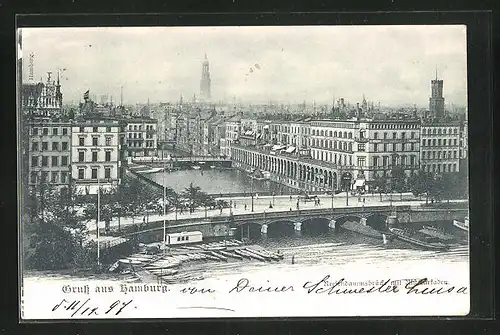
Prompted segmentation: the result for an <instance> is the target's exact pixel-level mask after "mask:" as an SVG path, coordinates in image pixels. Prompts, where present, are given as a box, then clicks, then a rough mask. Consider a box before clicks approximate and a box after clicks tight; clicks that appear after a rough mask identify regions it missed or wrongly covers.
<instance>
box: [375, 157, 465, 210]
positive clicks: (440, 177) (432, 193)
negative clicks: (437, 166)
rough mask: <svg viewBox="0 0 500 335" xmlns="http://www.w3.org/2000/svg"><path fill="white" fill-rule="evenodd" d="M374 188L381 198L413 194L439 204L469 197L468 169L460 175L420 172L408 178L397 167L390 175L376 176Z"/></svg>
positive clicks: (459, 173)
mask: <svg viewBox="0 0 500 335" xmlns="http://www.w3.org/2000/svg"><path fill="white" fill-rule="evenodd" d="M373 186H374V187H375V189H376V190H377V191H378V192H379V193H380V196H382V193H389V192H391V193H392V192H398V193H403V192H412V193H413V194H414V195H415V196H425V197H426V200H427V201H429V200H432V201H438V202H439V201H442V200H451V199H466V198H467V197H468V177H467V171H466V169H464V170H461V171H460V172H458V173H439V174H436V173H432V172H426V171H423V170H419V171H417V172H416V173H413V174H412V175H411V176H409V177H408V176H407V175H406V173H405V171H404V170H403V169H402V168H401V167H399V166H396V167H394V168H393V169H392V170H391V172H390V175H382V176H379V175H376V177H375V180H374V182H373Z"/></svg>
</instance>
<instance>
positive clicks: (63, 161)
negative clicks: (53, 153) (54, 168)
mask: <svg viewBox="0 0 500 335" xmlns="http://www.w3.org/2000/svg"><path fill="white" fill-rule="evenodd" d="M61 166H68V156H61Z"/></svg>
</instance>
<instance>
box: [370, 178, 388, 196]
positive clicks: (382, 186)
mask: <svg viewBox="0 0 500 335" xmlns="http://www.w3.org/2000/svg"><path fill="white" fill-rule="evenodd" d="M373 184H374V186H375V187H376V188H377V190H378V192H379V195H380V202H382V192H385V190H386V186H387V177H386V176H385V175H382V176H380V175H378V174H375V180H374V183H373Z"/></svg>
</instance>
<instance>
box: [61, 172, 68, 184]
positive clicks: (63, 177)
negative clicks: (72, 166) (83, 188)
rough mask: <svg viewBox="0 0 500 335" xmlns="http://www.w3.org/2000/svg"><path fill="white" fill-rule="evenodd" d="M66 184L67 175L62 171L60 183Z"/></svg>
mask: <svg viewBox="0 0 500 335" xmlns="http://www.w3.org/2000/svg"><path fill="white" fill-rule="evenodd" d="M67 182H68V173H67V172H65V171H63V172H61V183H67Z"/></svg>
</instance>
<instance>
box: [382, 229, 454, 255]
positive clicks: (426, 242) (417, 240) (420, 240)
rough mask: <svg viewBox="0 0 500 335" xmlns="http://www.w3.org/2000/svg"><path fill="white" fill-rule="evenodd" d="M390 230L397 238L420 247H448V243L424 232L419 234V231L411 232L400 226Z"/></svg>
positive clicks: (445, 248)
mask: <svg viewBox="0 0 500 335" xmlns="http://www.w3.org/2000/svg"><path fill="white" fill-rule="evenodd" d="M389 230H390V231H391V233H393V234H394V236H396V238H398V239H400V240H401V241H405V242H408V243H410V244H413V245H417V246H419V247H423V248H427V249H434V250H447V249H448V245H446V244H444V243H441V242H439V241H435V240H432V239H430V238H427V237H426V236H425V235H424V234H421V233H420V234H419V233H418V232H417V231H413V232H411V231H409V230H406V229H400V228H389Z"/></svg>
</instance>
